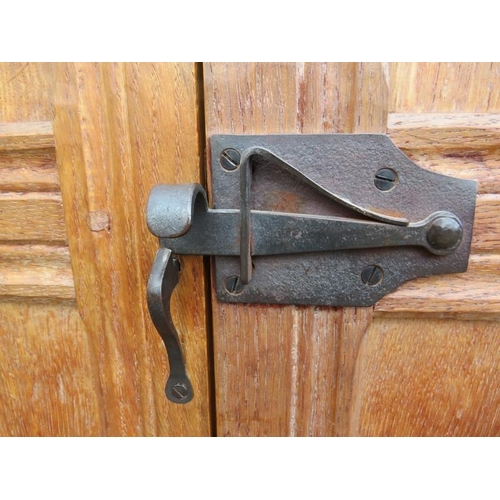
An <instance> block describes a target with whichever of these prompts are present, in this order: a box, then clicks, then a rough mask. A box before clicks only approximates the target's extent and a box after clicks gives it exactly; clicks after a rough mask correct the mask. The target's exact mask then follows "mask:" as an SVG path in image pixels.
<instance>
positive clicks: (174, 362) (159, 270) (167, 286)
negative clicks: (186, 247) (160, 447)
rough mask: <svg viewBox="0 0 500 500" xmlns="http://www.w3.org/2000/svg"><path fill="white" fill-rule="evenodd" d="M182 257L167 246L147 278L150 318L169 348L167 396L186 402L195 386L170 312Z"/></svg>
mask: <svg viewBox="0 0 500 500" xmlns="http://www.w3.org/2000/svg"><path fill="white" fill-rule="evenodd" d="M179 269H180V266H179V261H178V260H177V259H175V258H174V257H173V255H172V251H171V250H170V249H168V248H160V249H159V250H158V252H157V253H156V257H155V261H154V263H153V268H152V269H151V275H150V277H149V281H148V288H147V299H148V308H149V313H150V315H151V319H152V320H153V323H154V325H155V327H156V329H157V330H158V333H159V334H160V336H161V338H162V340H163V343H164V344H165V347H166V349H167V355H168V361H169V364H170V376H169V378H168V380H167V385H166V387H165V394H166V396H167V398H168V399H169V400H170V401H172V402H173V403H179V404H185V403H189V401H191V400H192V399H193V387H192V385H191V382H190V381H189V377H188V375H187V373H186V366H185V364H184V357H183V355H182V348H181V344H180V342H179V336H178V334H177V330H176V329H175V326H174V323H173V321H172V316H171V314H170V298H171V296H172V292H173V291H174V288H175V286H176V285H177V283H178V282H179Z"/></svg>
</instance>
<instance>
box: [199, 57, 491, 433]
mask: <svg viewBox="0 0 500 500" xmlns="http://www.w3.org/2000/svg"><path fill="white" fill-rule="evenodd" d="M204 77H205V78H204V88H205V123H206V128H207V135H210V134H213V133H239V134H271V133H333V132H356V133H357V132H382V133H388V134H389V135H390V136H391V138H392V139H393V141H394V142H395V143H396V145H398V146H399V147H400V148H402V149H403V151H405V152H406V153H407V154H408V155H409V156H410V157H411V158H412V159H414V160H415V161H416V163H418V164H419V165H421V166H422V167H424V168H428V169H430V170H433V171H437V172H442V173H445V174H449V175H454V176H457V177H462V178H468V179H477V180H478V183H479V195H478V199H477V211H476V219H475V225H474V237H473V244H472V255H471V258H470V266H469V270H468V272H467V273H466V274H460V275H448V276H436V277H431V278H426V279H420V280H417V281H413V282H409V283H407V284H405V285H404V286H402V287H401V288H400V289H399V290H397V291H395V292H394V293H392V294H390V295H388V296H387V297H385V298H384V299H383V300H381V301H380V302H379V303H378V304H377V305H376V306H375V307H371V308H344V309H340V308H339V309H335V308H323V307H296V306H287V307H282V306H270V305H240V304H237V305H234V304H222V303H219V302H217V300H216V299H213V300H212V307H213V324H214V350H215V394H216V409H217V414H216V419H217V430H218V434H219V435H221V436H234V435H243V436H255V435H257V436H275V435H279V436H281V435H292V436H318V435H322V436H346V435H348V436H355V435H376V436H386V435H404V436H407V435H416V436H427V435H437V436H448V435H498V434H500V384H499V382H500V376H499V367H500V352H499V350H500V326H499V323H498V320H499V311H500V265H499V264H500V261H499V259H498V252H499V249H500V247H499V241H500V225H499V222H498V221H499V208H500V204H499V200H500V197H499V195H498V193H499V189H500V188H499V185H498V168H499V161H500V156H499V153H500V148H499V142H498V139H499V131H500V128H499V127H500V115H498V114H495V113H499V111H500V66H499V65H491V64H317V63H313V64H309V63H305V64H302V63H301V64H206V65H205V73H204ZM284 203H286V202H284ZM287 209H288V210H289V211H293V207H287Z"/></svg>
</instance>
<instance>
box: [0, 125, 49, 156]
mask: <svg viewBox="0 0 500 500" xmlns="http://www.w3.org/2000/svg"><path fill="white" fill-rule="evenodd" d="M54 148H55V143H54V131H53V129H52V123H50V122H14V123H0V152H1V153H6V152H10V153H14V152H17V151H26V150H38V149H49V150H54Z"/></svg>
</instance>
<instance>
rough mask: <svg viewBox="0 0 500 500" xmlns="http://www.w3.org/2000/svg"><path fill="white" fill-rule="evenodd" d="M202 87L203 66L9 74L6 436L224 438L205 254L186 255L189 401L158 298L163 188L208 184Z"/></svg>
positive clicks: (180, 313)
mask: <svg viewBox="0 0 500 500" xmlns="http://www.w3.org/2000/svg"><path fill="white" fill-rule="evenodd" d="M198 77H199V75H198V72H197V66H196V65H194V64H57V65H56V64H2V65H0V123H2V124H1V125H0V317H1V324H0V381H1V384H0V434H1V435H87V436H88V435H104V436H120V435H126V436H134V435H146V436H149V435H173V436H176V435H209V434H210V433H211V423H210V422H211V420H210V405H209V397H208V387H209V377H208V352H207V321H206V317H207V312H206V303H205V301H204V300H203V297H204V290H205V283H206V281H205V280H206V278H205V271H204V267H203V262H202V259H201V258H196V257H194V258H191V259H184V261H183V264H184V266H183V275H184V276H183V278H184V279H183V282H182V283H181V284H180V285H179V290H178V291H177V292H176V294H175V296H174V298H173V300H174V307H173V310H174V312H175V313H176V316H175V318H174V319H175V321H176V322H177V324H178V326H179V330H180V331H181V332H182V334H183V336H182V341H183V343H184V345H185V348H186V350H187V351H188V352H189V354H190V355H189V359H188V369H189V372H190V374H191V380H192V382H193V385H194V389H195V391H196V395H197V397H196V399H195V400H194V401H193V402H192V403H190V404H189V405H185V406H182V405H172V404H169V403H168V401H167V400H166V398H165V395H164V393H163V390H164V384H165V380H166V376H167V373H168V364H167V361H166V355H165V350H164V347H163V345H162V342H161V340H160V338H159V336H158V334H157V333H156V332H155V330H154V327H153V325H152V324H151V321H150V319H149V315H148V312H147V307H146V300H145V285H146V282H147V279H148V275H149V272H150V266H151V263H152V261H153V257H154V254H155V250H156V246H157V242H156V239H155V238H154V237H153V236H152V235H151V234H150V233H149V231H148V230H147V228H146V224H145V204H146V199H147V196H148V194H149V191H150V189H151V188H152V187H153V186H154V185H155V184H157V183H160V182H172V183H176V182H188V181H189V182H192V181H197V180H200V179H201V178H202V165H201V159H202V155H201V138H202V137H203V131H202V130H200V123H202V122H201V114H200V112H201V108H200V106H199V102H200V95H201V93H200V85H199V82H198ZM56 159H57V161H56ZM194 284H196V289H199V290H201V291H202V292H201V296H196V294H195V286H194ZM193 297H196V298H197V300H193Z"/></svg>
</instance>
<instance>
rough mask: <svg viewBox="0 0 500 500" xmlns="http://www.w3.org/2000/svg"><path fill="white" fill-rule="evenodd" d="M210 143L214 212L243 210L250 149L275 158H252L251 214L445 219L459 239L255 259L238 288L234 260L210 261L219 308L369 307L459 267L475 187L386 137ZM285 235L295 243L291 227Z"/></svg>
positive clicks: (218, 138) (245, 138)
mask: <svg viewBox="0 0 500 500" xmlns="http://www.w3.org/2000/svg"><path fill="white" fill-rule="evenodd" d="M209 146H210V163H211V181H212V190H211V192H212V200H211V201H212V203H211V204H212V206H213V209H216V210H238V211H239V210H240V209H241V207H242V182H243V176H242V172H241V165H240V163H241V154H242V153H244V152H245V151H248V150H250V149H251V148H256V147H258V148H261V149H262V150H264V151H270V152H272V156H274V157H275V158H274V159H273V158H272V157H265V155H255V156H254V157H253V158H252V161H251V168H250V169H249V170H250V175H251V183H250V182H249V185H250V186H251V189H250V196H249V208H250V210H252V211H253V210H255V211H267V212H278V213H289V214H309V215H314V216H324V217H326V218H328V217H332V216H333V217H342V218H349V219H354V220H359V221H365V222H366V223H367V224H370V223H374V222H376V221H378V222H381V223H383V224H387V225H391V226H408V225H411V224H415V223H419V222H421V221H424V220H426V218H428V217H429V216H430V215H431V214H436V213H440V212H443V213H447V214H453V215H454V216H455V217H456V219H457V220H458V221H459V224H460V226H461V228H460V230H461V235H460V241H459V243H457V246H456V248H454V249H453V251H452V252H450V253H448V254H447V255H436V254H434V253H431V252H429V251H428V250H427V249H425V248H422V247H418V246H391V239H390V238H388V241H387V244H388V246H387V247H383V248H369V249H363V248H354V249H349V250H335V251H318V252H309V253H305V254H301V253H296V254H292V253H290V254H280V255H253V256H252V259H251V264H252V269H251V280H249V282H248V283H246V284H244V283H242V282H241V279H240V276H241V263H240V260H241V258H240V256H223V257H221V256H218V257H215V258H214V263H215V281H216V283H215V284H216V290H217V297H218V299H219V300H221V301H223V302H245V303H271V304H273V303H274V304H305V305H324V306H368V305H371V304H374V303H375V302H377V301H378V300H379V299H380V298H381V297H383V296H384V295H386V294H387V293H389V292H390V291H392V290H394V289H395V288H397V287H398V286H399V285H401V284H402V283H404V282H405V281H408V280H411V279H414V278H418V277H424V276H429V275H433V274H447V273H458V272H464V271H465V270H466V269H467V263H468V257H469V252H470V244H471V238H472V224H473V220H474V210H475V201H476V183H475V181H470V180H462V179H456V178H453V177H448V176H443V175H440V174H436V173H433V172H430V171H427V170H424V169H422V168H420V167H418V166H417V165H416V164H414V163H413V162H412V161H411V160H410V159H409V158H408V157H406V156H405V155H404V154H403V153H402V152H401V151H400V150H399V149H398V148H397V147H396V146H395V145H394V144H393V143H392V142H391V140H390V139H389V138H388V137H387V136H384V135H379V134H355V135H351V134H333V135H265V136H255V135H215V136H212V137H211V138H210V141H209ZM250 186H249V188H250ZM275 229H276V231H277V232H279V228H275ZM269 230H270V232H272V231H273V229H272V227H271V228H270V229H269ZM207 231H210V230H209V229H208V228H207ZM287 234H289V235H290V236H291V237H295V238H297V239H300V238H301V235H300V234H298V232H296V233H294V231H293V229H290V231H289V232H288V233H287ZM227 236H228V237H229V236H230V235H229V234H228V235H227ZM272 236H273V235H272V234H269V237H270V238H272ZM222 237H224V235H222ZM231 237H232V236H231ZM252 237H253V233H252V230H251V228H250V239H252ZM280 237H281V238H283V235H281V236H280ZM332 237H333V238H334V237H335V235H333V236H332ZM400 237H403V238H404V237H405V236H404V235H403V236H400ZM428 238H429V236H428ZM171 242H174V239H164V240H162V245H163V246H166V247H169V248H170V247H171V245H169V243H171ZM240 243H241V242H240ZM229 244H230V242H228V245H229ZM249 244H250V245H251V244H253V242H252V241H250V242H249ZM174 253H175V249H174Z"/></svg>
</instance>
